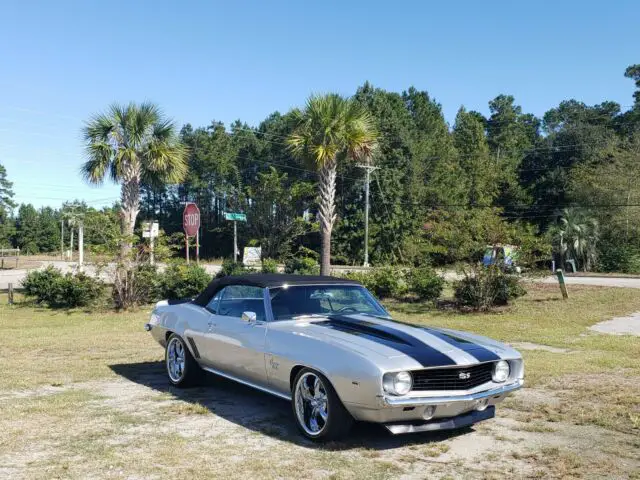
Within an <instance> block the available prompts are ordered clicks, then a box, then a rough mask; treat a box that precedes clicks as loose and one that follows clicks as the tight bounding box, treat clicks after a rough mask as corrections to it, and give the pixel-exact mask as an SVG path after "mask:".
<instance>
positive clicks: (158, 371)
mask: <svg viewBox="0 0 640 480" xmlns="http://www.w3.org/2000/svg"><path fill="white" fill-rule="evenodd" d="M109 368H111V370H113V372H115V373H116V374H117V375H120V376H121V377H123V378H126V379H127V380H130V381H132V382H135V383H137V384H140V385H144V386H146V387H149V388H152V389H154V390H156V391H157V392H161V393H166V394H170V395H171V396H173V397H174V398H176V399H179V400H182V401H184V402H189V403H192V404H199V405H202V406H204V407H206V408H207V409H208V410H209V411H210V412H212V413H213V414H215V415H218V416H219V417H222V418H224V419H225V420H228V421H230V422H233V423H235V424H236V425H240V426H242V427H244V428H246V429H248V430H251V431H254V432H259V433H262V434H264V435H269V436H270V437H273V438H276V439H278V440H283V441H288V442H291V443H294V444H296V445H301V446H305V447H313V448H318V449H322V450H348V449H354V448H369V449H375V450H387V449H393V448H399V447H405V446H408V445H414V444H429V443H434V442H439V441H442V440H446V439H448V438H452V437H456V436H459V435H462V434H465V433H468V432H470V431H472V428H465V429H461V430H450V431H444V432H428V433H416V434H409V435H399V436H394V435H391V434H390V433H388V432H387V431H386V429H384V427H382V426H380V425H376V424H369V423H356V424H355V426H354V428H353V430H352V431H351V434H350V436H349V438H348V439H347V440H344V441H340V442H331V443H327V444H316V443H313V442H311V441H309V440H307V439H306V438H304V437H303V436H302V434H301V433H299V431H298V429H297V427H296V425H295V423H294V420H293V412H292V411H291V404H290V403H289V402H287V401H286V400H283V399H280V398H277V397H274V396H272V395H269V394H267V393H263V392H260V391H258V390H255V389H253V388H250V387H247V386H244V385H241V384H239V383H236V382H233V381H231V380H227V379H225V378H223V377H219V376H217V375H214V374H211V373H206V372H205V374H204V375H203V378H202V383H201V386H199V387H195V388H189V389H179V388H175V387H174V386H173V385H171V384H170V383H169V380H168V379H167V376H166V373H165V369H164V362H141V363H129V364H118V365H110V366H109Z"/></svg>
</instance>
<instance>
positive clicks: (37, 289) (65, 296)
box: [22, 266, 104, 308]
mask: <svg viewBox="0 0 640 480" xmlns="http://www.w3.org/2000/svg"><path fill="white" fill-rule="evenodd" d="M22 287H23V288H24V292H25V294H26V295H27V296H28V297H35V299H36V301H37V302H38V303H45V304H47V305H49V306H50V307H52V308H73V307H85V306H87V305H90V304H91V303H93V302H94V301H95V300H97V299H98V298H99V297H100V296H101V294H102V291H103V288H104V285H103V284H102V282H100V281H99V280H96V279H95V278H93V277H90V276H88V275H85V274H84V273H78V274H75V275H74V274H71V273H67V274H66V275H63V274H62V272H61V271H60V270H58V269H56V268H53V267H52V266H49V267H47V268H46V269H44V270H35V271H31V272H29V273H28V274H27V276H26V277H25V279H24V280H23V281H22Z"/></svg>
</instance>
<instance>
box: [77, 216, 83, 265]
mask: <svg viewBox="0 0 640 480" xmlns="http://www.w3.org/2000/svg"><path fill="white" fill-rule="evenodd" d="M83 263H84V222H82V221H81V222H80V223H79V224H78V270H79V271H80V272H81V271H82V264H83Z"/></svg>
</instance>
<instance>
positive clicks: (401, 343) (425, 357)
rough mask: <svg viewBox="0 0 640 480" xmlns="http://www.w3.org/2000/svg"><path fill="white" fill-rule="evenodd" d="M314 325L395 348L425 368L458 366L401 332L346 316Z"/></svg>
mask: <svg viewBox="0 0 640 480" xmlns="http://www.w3.org/2000/svg"><path fill="white" fill-rule="evenodd" d="M314 325H319V326H322V327H327V328H331V329H333V330H338V331H341V332H344V333H349V334H352V335H359V336H361V337H365V338H367V339H368V340H371V341H373V342H376V343H379V344H381V345H385V346H387V347H389V348H393V349H394V350H397V351H399V352H401V353H404V354H405V355H408V356H409V357H411V358H413V359H414V360H415V361H417V362H418V363H420V365H422V366H423V367H434V366H447V365H457V364H456V362H455V361H454V360H453V359H451V358H450V357H449V356H447V355H445V354H444V353H442V352H441V351H439V350H436V349H435V348H433V347H432V346H430V345H427V344H426V343H424V342H422V341H420V340H419V339H417V338H415V337H414V336H412V335H409V334H407V333H405V332H403V331H401V330H396V329H395V328H391V327H387V326H385V325H379V324H377V323H374V322H367V321H364V320H356V319H354V318H350V317H346V316H339V315H336V316H333V315H332V316H330V317H329V320H323V321H320V322H314Z"/></svg>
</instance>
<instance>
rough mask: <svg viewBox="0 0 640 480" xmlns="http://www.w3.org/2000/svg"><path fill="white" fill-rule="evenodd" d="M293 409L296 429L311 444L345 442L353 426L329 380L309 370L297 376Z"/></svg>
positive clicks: (294, 386)
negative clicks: (310, 441) (309, 440)
mask: <svg viewBox="0 0 640 480" xmlns="http://www.w3.org/2000/svg"><path fill="white" fill-rule="evenodd" d="M292 406H293V414H294V417H295V419H296V423H297V425H298V428H299V429H300V431H301V432H302V434H303V435H304V436H305V437H307V438H309V439H311V440H314V441H328V440H338V439H341V438H344V437H345V436H346V435H347V434H348V433H349V430H350V429H351V426H352V425H353V417H351V415H350V414H349V412H348V411H347V409H346V408H344V405H342V402H341V401H340V399H339V398H338V395H337V394H336V391H335V390H334V389H333V386H332V385H331V383H330V382H329V380H327V378H326V377H325V376H324V375H322V374H321V373H319V372H316V371H315V370H311V369H310V368H303V369H302V370H300V372H298V374H297V375H296V378H295V380H294V382H293V399H292Z"/></svg>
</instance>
